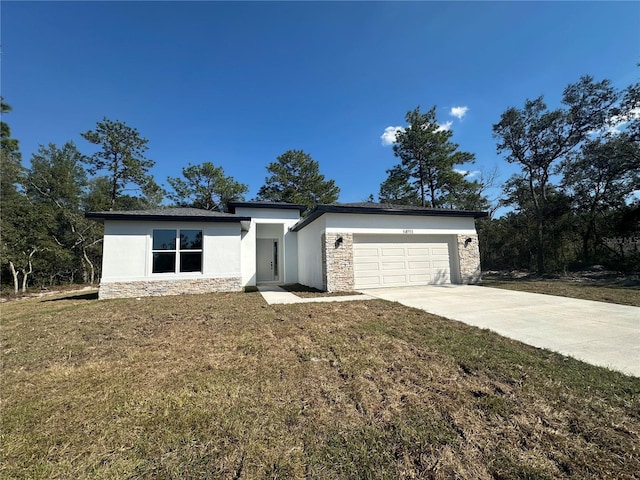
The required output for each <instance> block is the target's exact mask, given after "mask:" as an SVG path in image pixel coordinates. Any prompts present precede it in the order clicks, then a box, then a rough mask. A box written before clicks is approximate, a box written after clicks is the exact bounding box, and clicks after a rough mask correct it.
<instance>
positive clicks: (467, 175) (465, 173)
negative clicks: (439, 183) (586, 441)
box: [453, 168, 480, 178]
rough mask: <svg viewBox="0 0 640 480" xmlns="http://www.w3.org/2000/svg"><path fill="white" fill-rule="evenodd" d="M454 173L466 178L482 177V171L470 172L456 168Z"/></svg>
mask: <svg viewBox="0 0 640 480" xmlns="http://www.w3.org/2000/svg"><path fill="white" fill-rule="evenodd" d="M453 171H454V172H456V173H459V174H460V175H462V176H463V177H464V178H473V177H477V176H478V175H480V170H473V171H470V170H462V169H461V168H454V169H453Z"/></svg>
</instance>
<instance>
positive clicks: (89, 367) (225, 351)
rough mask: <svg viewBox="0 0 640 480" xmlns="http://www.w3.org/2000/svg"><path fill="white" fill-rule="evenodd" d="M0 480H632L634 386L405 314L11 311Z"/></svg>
mask: <svg viewBox="0 0 640 480" xmlns="http://www.w3.org/2000/svg"><path fill="white" fill-rule="evenodd" d="M1 308H2V312H1V313H2V320H1V321H2V324H1V328H0V337H1V338H0V340H1V342H2V359H3V364H2V378H1V379H0V402H1V403H0V405H1V406H2V419H1V421H2V436H1V437H0V443H1V445H0V446H1V449H2V462H1V463H0V478H3V479H4V478H29V479H31V478H79V479H89V478H91V479H93V478H98V479H100V478H251V479H253V478H301V479H302V478H317V479H335V478H353V479H356V478H357V479H360V478H371V479H396V478H474V479H475V478H479V479H482V478H487V479H489V478H622V479H624V478H638V476H639V473H638V472H640V455H639V450H638V445H640V379H637V378H633V377H628V376H625V375H622V374H619V373H616V372H613V371H609V370H606V369H603V368H599V367H594V366H590V365H586V364H584V363H581V362H579V361H576V360H573V359H570V358H567V357H564V356H561V355H558V354H555V353H552V352H549V351H545V350H539V349H536V348H533V347H529V346H526V345H523V344H521V343H518V342H515V341H512V340H508V339H505V338H502V337H500V336H498V335H496V334H494V333H491V332H489V331H484V330H479V329H476V328H473V327H470V326H467V325H464V324H461V323H458V322H454V321H450V320H446V319H443V318H440V317H436V316H434V315H430V314H427V313H424V312H421V311H418V310H414V309H410V308H406V307H403V306H401V305H398V304H396V303H390V302H383V301H377V300H376V301H363V302H345V303H337V304H336V303H313V304H295V305H274V306H268V305H266V303H265V302H264V301H263V300H262V297H261V296H260V294H258V293H247V294H211V295H195V296H182V297H165V298H142V299H140V300H135V299H126V300H110V301H97V300H92V299H90V298H86V297H83V296H81V295H75V296H73V295H71V296H68V297H66V298H54V299H33V300H25V301H20V302H11V303H7V304H4V305H2V306H1Z"/></svg>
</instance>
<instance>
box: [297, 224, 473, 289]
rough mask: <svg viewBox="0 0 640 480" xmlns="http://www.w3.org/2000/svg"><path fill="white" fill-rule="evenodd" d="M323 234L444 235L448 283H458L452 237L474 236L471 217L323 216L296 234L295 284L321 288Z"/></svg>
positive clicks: (454, 246)
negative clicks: (446, 249) (297, 282)
mask: <svg viewBox="0 0 640 480" xmlns="http://www.w3.org/2000/svg"><path fill="white" fill-rule="evenodd" d="M323 233H351V234H356V235H358V234H389V235H446V237H443V239H444V238H446V241H447V242H448V243H449V252H450V255H451V259H452V262H451V277H452V278H451V279H452V281H454V282H459V281H460V265H459V262H458V261H457V258H458V253H457V246H456V241H455V240H456V237H455V235H474V234H476V227H475V219H474V218H472V217H446V216H418V215H377V214H351V213H325V214H323V215H321V216H320V217H319V218H317V219H316V220H314V221H313V222H311V223H310V224H308V225H306V226H305V227H304V228H302V230H299V231H298V281H299V282H300V283H302V284H304V285H308V286H310V287H315V288H318V289H322V288H323V275H322V269H323V265H322V249H323V248H324V247H323V245H322V244H321V239H322V234H323Z"/></svg>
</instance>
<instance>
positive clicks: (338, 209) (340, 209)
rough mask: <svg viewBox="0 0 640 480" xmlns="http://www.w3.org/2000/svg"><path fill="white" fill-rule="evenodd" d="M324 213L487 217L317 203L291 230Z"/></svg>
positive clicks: (467, 212)
mask: <svg viewBox="0 0 640 480" xmlns="http://www.w3.org/2000/svg"><path fill="white" fill-rule="evenodd" d="M325 213H356V214H369V215H372V214H373V215H414V216H416V215H418V216H421V217H472V218H482V217H487V216H488V215H489V214H488V213H487V212H476V211H471V210H449V209H445V208H420V207H407V206H404V205H403V206H397V207H394V206H392V205H384V206H383V205H376V204H372V205H371V206H360V205H358V206H354V205H317V206H316V207H315V208H314V209H313V210H311V212H310V213H309V215H307V216H306V217H305V218H303V219H302V220H300V221H299V222H298V223H296V224H295V225H294V226H293V227H292V228H291V231H292V232H297V231H299V230H302V229H303V228H304V227H306V226H307V225H309V224H310V223H311V222H313V221H314V220H315V219H316V218H318V217H320V216H322V215H324V214H325Z"/></svg>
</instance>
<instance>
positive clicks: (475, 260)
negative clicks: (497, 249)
mask: <svg viewBox="0 0 640 480" xmlns="http://www.w3.org/2000/svg"><path fill="white" fill-rule="evenodd" d="M456 240H457V245H458V261H459V262H460V283H462V284H466V285H473V284H476V283H478V282H480V280H481V279H482V269H481V267H480V246H479V244H478V235H456Z"/></svg>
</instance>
